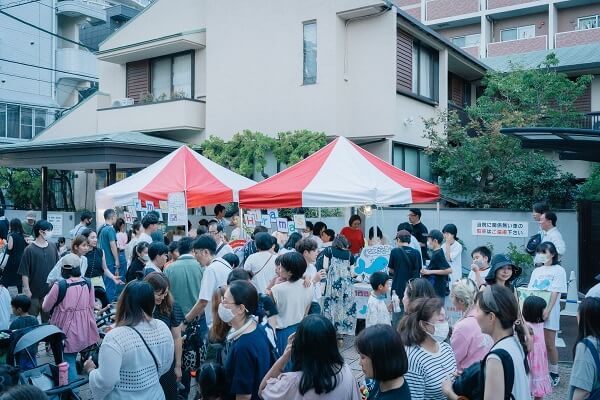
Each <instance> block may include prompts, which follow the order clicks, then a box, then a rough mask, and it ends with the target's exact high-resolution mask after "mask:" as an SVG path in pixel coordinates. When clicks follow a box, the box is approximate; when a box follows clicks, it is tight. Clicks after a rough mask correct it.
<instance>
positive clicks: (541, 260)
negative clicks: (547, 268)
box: [533, 253, 546, 265]
mask: <svg viewBox="0 0 600 400" xmlns="http://www.w3.org/2000/svg"><path fill="white" fill-rule="evenodd" d="M543 264H546V255H545V254H543V253H535V257H533V265H543Z"/></svg>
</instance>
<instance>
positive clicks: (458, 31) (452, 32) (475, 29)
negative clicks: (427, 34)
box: [437, 24, 481, 39]
mask: <svg viewBox="0 0 600 400" xmlns="http://www.w3.org/2000/svg"><path fill="white" fill-rule="evenodd" d="M437 32H438V33H439V34H441V35H443V36H445V37H447V38H448V39H451V38H453V37H456V36H466V35H473V34H475V33H481V26H480V25H479V24H475V25H465V26H457V27H454V28H446V29H439V30H438V31H437Z"/></svg>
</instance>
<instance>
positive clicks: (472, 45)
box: [450, 33, 481, 49]
mask: <svg viewBox="0 0 600 400" xmlns="http://www.w3.org/2000/svg"><path fill="white" fill-rule="evenodd" d="M472 36H477V37H478V38H477V43H474V44H467V38H469V37H472ZM460 38H462V39H463V40H464V42H465V44H464V45H463V46H461V45H458V44H456V43H455V42H454V39H460ZM450 41H451V42H452V43H453V44H454V45H455V46H458V47H460V48H461V49H463V48H466V47H476V46H480V45H481V33H471V34H468V35H461V36H454V37H453V38H451V39H450Z"/></svg>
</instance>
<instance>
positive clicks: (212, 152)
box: [200, 130, 327, 178]
mask: <svg viewBox="0 0 600 400" xmlns="http://www.w3.org/2000/svg"><path fill="white" fill-rule="evenodd" d="M326 143H327V142H326V137H325V134H324V133H322V132H311V131H307V130H301V131H293V132H280V133H278V134H277V138H276V139H275V138H272V137H270V136H267V135H265V134H264V133H261V132H253V131H250V130H244V131H242V132H238V133H236V134H235V135H234V136H233V138H231V140H229V141H227V142H226V141H224V140H223V139H221V138H219V137H216V136H210V137H209V138H208V139H206V140H205V141H204V143H202V145H201V147H200V151H201V153H202V154H203V155H204V156H206V157H207V158H209V159H211V160H212V161H214V162H216V163H217V164H220V165H222V166H224V167H226V168H229V169H231V170H232V171H235V172H237V173H238V174H240V175H243V176H246V177H248V178H252V177H253V176H254V173H255V171H258V172H259V173H260V174H261V175H262V176H263V178H268V175H267V174H266V173H265V167H266V165H267V155H268V154H269V153H272V154H273V155H274V156H275V159H276V160H277V161H278V162H280V163H282V164H285V165H291V164H295V163H296V162H298V161H300V160H302V159H304V158H306V157H308V156H309V155H311V154H312V153H314V152H315V151H317V150H319V149H320V148H321V147H323V146H324V145H325V144H326Z"/></svg>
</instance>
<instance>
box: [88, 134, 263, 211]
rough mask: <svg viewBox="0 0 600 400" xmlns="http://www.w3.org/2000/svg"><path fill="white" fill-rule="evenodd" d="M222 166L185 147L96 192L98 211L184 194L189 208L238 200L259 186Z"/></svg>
mask: <svg viewBox="0 0 600 400" xmlns="http://www.w3.org/2000/svg"><path fill="white" fill-rule="evenodd" d="M255 183H256V182H254V181H253V180H250V179H248V178H245V177H243V176H241V175H238V174H236V173H235V172H232V171H230V170H228V169H227V168H225V167H222V166H220V165H219V164H217V163H215V162H213V161H210V160H209V159H208V158H206V157H203V156H201V155H200V154H198V153H197V152H195V151H193V150H191V149H190V148H188V147H187V146H181V147H180V148H179V149H177V150H175V151H174V152H172V153H171V154H169V155H167V156H166V157H164V158H162V159H160V160H158V161H157V162H155V163H154V164H151V165H149V166H148V167H146V168H144V169H143V170H141V171H139V172H137V173H136V174H134V175H132V176H130V177H128V178H126V179H123V180H122V181H119V182H117V183H115V184H114V185H110V186H108V187H106V188H104V189H101V190H97V191H96V209H97V210H105V209H107V208H111V207H114V206H125V205H131V204H132V201H133V199H139V200H140V201H141V202H142V204H145V202H146V201H152V202H154V204H156V205H158V201H159V200H163V201H166V200H167V199H168V196H169V193H175V192H184V193H185V198H186V203H187V204H186V205H187V208H193V207H201V206H205V205H208V204H216V203H231V202H237V201H238V193H239V191H240V190H242V189H245V188H248V187H250V186H252V185H253V184H255Z"/></svg>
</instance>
